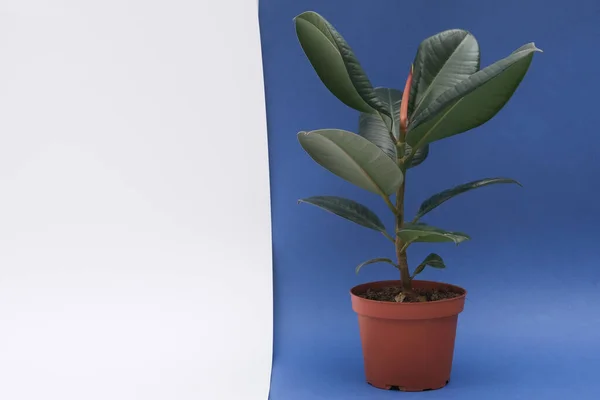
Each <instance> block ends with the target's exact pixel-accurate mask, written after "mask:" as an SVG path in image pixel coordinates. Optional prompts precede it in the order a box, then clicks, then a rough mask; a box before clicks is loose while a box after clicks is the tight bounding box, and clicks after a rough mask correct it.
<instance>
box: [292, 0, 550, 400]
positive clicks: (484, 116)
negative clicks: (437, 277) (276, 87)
mask: <svg viewBox="0 0 600 400" xmlns="http://www.w3.org/2000/svg"><path fill="white" fill-rule="evenodd" d="M294 22H295V28H296V34H297V37H298V40H299V42H300V45H301V47H302V49H303V51H304V54H305V55H306V57H307V58H308V60H309V62H310V64H311V65H312V67H313V68H314V70H315V72H316V74H317V76H318V77H319V78H320V80H321V81H322V82H323V84H324V85H325V86H326V87H327V88H328V89H329V91H330V92H331V93H332V94H333V95H334V96H336V97H337V98H338V99H339V100H340V101H341V102H342V103H344V104H345V105H346V106H348V107H351V108H353V109H355V110H356V111H358V112H359V113H360V114H359V118H358V132H357V133H353V132H349V131H345V130H341V129H321V130H314V131H310V132H306V131H302V132H300V133H299V134H298V140H299V142H300V145H301V146H302V148H303V149H304V150H305V151H306V153H308V155H309V156H310V157H311V158H312V159H313V160H314V161H316V163H318V164H319V165H321V166H322V167H324V168H325V169H327V170H329V171H330V172H332V173H333V174H335V175H337V176H338V177H340V178H342V179H345V180H346V181H348V182H350V183H352V184H354V185H356V186H358V187H360V188H362V189H365V190H367V191H369V192H372V193H373V194H375V195H377V196H379V197H380V198H381V199H382V200H383V201H384V202H385V204H387V208H389V212H390V214H391V217H392V218H393V220H394V230H393V233H389V232H388V230H387V229H386V226H385V225H384V223H383V222H382V220H381V219H380V218H379V217H378V216H377V215H376V214H375V213H374V212H373V211H372V210H370V209H369V208H368V207H367V206H365V205H363V204H359V203H358V202H356V201H353V200H350V199H346V198H342V197H338V196H314V197H308V198H304V199H301V200H299V202H301V203H308V204H312V205H314V206H317V207H320V208H321V209H324V210H326V211H328V212H331V213H333V214H336V215H338V216H340V217H342V218H345V219H347V220H349V221H352V222H354V223H357V224H359V225H362V226H363V227H365V228H369V229H372V230H374V231H378V232H380V233H381V234H382V235H383V236H384V237H385V238H387V239H388V240H390V241H391V242H392V244H393V246H394V248H395V256H396V257H395V260H392V259H390V258H376V259H372V260H368V261H366V262H363V263H362V264H360V265H358V267H357V268H356V272H357V273H358V271H359V270H360V269H361V267H363V266H365V265H367V264H372V263H377V262H384V263H388V264H391V265H393V266H394V267H395V268H397V269H398V270H399V275H400V276H399V277H400V279H399V280H394V281H384V282H373V283H370V284H365V285H360V286H357V287H355V288H353V289H352V290H351V295H352V303H353V309H354V310H355V311H356V312H357V313H358V314H359V325H360V332H361V338H362V341H363V354H364V358H365V367H366V368H365V371H366V374H367V381H368V382H369V383H371V384H372V385H374V386H376V387H380V388H388V389H389V388H391V387H398V388H399V389H401V390H426V389H435V388H440V387H443V386H445V384H446V383H447V382H448V380H449V374H450V366H451V362H452V354H453V348H454V335H455V331H456V320H457V316H458V314H459V313H460V312H461V311H462V310H463V305H464V298H465V296H466V291H465V290H464V289H462V288H460V287H457V286H454V285H449V284H442V283H437V282H427V281H418V280H416V279H415V277H416V276H417V275H418V274H419V273H421V272H422V271H423V270H424V268H426V267H427V266H429V267H433V268H445V263H444V261H443V259H442V257H441V256H439V255H438V254H436V253H431V254H429V255H428V256H427V257H426V258H425V259H424V260H423V261H422V262H421V263H419V264H418V265H417V266H416V267H415V268H414V269H413V270H412V273H411V270H410V268H409V265H408V263H407V250H408V249H409V247H410V246H411V245H412V244H413V243H417V242H427V243H440V242H453V243H456V244H459V243H461V242H463V241H466V240H469V239H470V238H469V236H468V235H467V234H465V233H461V232H455V231H449V230H446V229H443V228H441V227H436V226H432V225H429V224H425V223H423V222H422V221H421V219H422V218H423V217H424V216H425V215H427V214H428V213H429V212H430V211H432V210H433V209H435V208H436V207H438V206H440V205H441V204H442V203H444V202H446V201H448V200H450V199H452V198H453V197H455V196H457V195H460V194H462V193H465V192H469V191H471V190H474V189H476V188H480V187H484V186H489V185H493V184H517V185H519V183H518V182H517V181H516V180H513V179H509V178H504V177H494V178H485V179H479V180H475V181H472V182H468V183H465V184H462V185H459V186H455V187H453V188H451V189H448V190H445V191H443V192H440V193H437V194H435V195H433V196H431V197H430V198H428V199H427V200H425V201H424V202H423V203H422V204H421V206H420V208H419V210H418V211H417V212H416V214H415V215H414V216H412V217H407V215H406V213H405V210H404V197H405V187H406V175H407V173H408V171H409V170H410V169H412V168H414V167H416V166H418V165H420V164H421V163H423V162H424V161H425V160H426V159H427V158H428V156H429V149H430V146H431V145H433V144H434V143H435V142H437V141H440V140H443V139H446V138H450V137H452V136H454V135H457V134H460V133H463V132H466V131H470V130H472V129H474V128H477V127H479V126H481V125H482V124H484V123H486V122H487V121H489V120H490V119H491V118H492V117H494V116H495V115H496V114H497V113H498V112H499V111H500V110H501V109H502V108H503V107H504V105H505V104H506V103H507V102H508V100H509V99H510V98H511V97H512V95H513V93H514V92H515V90H516V89H517V87H518V86H519V84H520V83H521V81H522V80H523V78H524V76H525V74H526V73H527V71H528V69H529V67H530V64H531V62H532V59H533V56H534V54H535V53H536V52H540V51H541V50H539V49H538V48H537V47H536V46H535V45H534V43H528V44H525V45H524V46H521V47H519V48H517V49H516V50H515V51H513V52H512V53H511V54H509V55H508V56H507V57H505V58H503V59H501V60H499V61H497V62H495V63H493V64H491V65H489V66H487V67H485V68H481V67H480V53H479V44H478V42H477V40H476V39H475V37H474V36H473V35H472V34H471V33H469V32H468V31H466V30H461V29H451V30H446V31H443V32H440V33H437V34H435V35H433V36H431V37H429V38H427V39H425V40H423V41H422V42H421V44H420V45H419V46H418V49H417V52H416V56H415V58H414V61H413V62H412V64H411V65H410V66H409V67H408V68H406V70H407V72H408V77H407V79H406V81H405V82H404V88H403V90H398V89H396V88H390V87H373V86H372V84H371V81H370V79H369V78H368V77H367V74H366V73H365V71H364V70H363V68H362V67H361V64H360V62H359V61H358V59H357V57H356V55H355V54H354V52H353V51H352V49H351V47H350V46H349V45H348V43H347V42H346V41H345V40H344V38H343V37H342V36H341V35H340V33H339V32H338V31H337V30H336V29H335V28H334V27H333V26H332V24H331V23H329V22H328V21H327V20H326V19H325V18H323V17H322V16H321V15H319V14H317V13H316V12H312V11H308V12H304V13H302V14H300V15H298V16H297V17H296V18H295V19H294ZM394 69H400V68H397V67H394ZM402 81H404V78H401V82H402ZM382 321H387V323H386V324H384V323H383V322H382ZM390 321H395V323H394V324H391V323H389V322H390ZM415 321H421V324H415V323H414V322H415ZM423 321H426V322H427V323H425V322H423ZM436 324H438V325H436ZM432 343H437V344H439V346H438V347H436V345H435V344H432ZM427 346H429V347H427ZM407 357H408V358H407ZM431 357H433V358H431ZM406 359H411V360H413V361H411V362H410V363H407V362H404V361H402V360H406ZM414 359H416V360H421V361H419V362H415V361H414ZM419 363H420V364H419ZM407 365H408V367H407Z"/></svg>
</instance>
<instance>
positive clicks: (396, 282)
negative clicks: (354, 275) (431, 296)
mask: <svg viewBox="0 0 600 400" xmlns="http://www.w3.org/2000/svg"><path fill="white" fill-rule="evenodd" d="M401 283H402V282H401V281H400V280H394V279H392V280H383V281H371V282H365V283H361V284H359V285H356V286H354V287H353V288H352V289H350V295H351V296H352V297H353V298H356V300H360V301H361V302H366V303H367V304H369V303H370V304H387V305H393V306H394V307H425V306H428V305H431V304H434V303H435V304H444V303H451V302H456V301H463V300H464V299H465V297H466V296H467V290H466V289H464V288H462V287H460V286H457V285H454V284H451V283H446V282H438V281H428V280H417V279H415V280H413V284H415V283H416V284H417V285H418V286H420V284H422V285H423V286H433V287H436V286H437V287H446V288H448V287H450V288H453V289H456V290H459V291H461V292H462V294H461V295H460V296H456V297H453V298H450V299H442V300H436V301H428V302H422V303H421V302H419V303H396V302H391V301H381V300H371V299H365V298H364V297H360V296H359V294H360V293H363V291H364V290H366V289H369V288H371V287H384V286H397V285H400V284H401Z"/></svg>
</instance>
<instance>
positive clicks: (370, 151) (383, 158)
mask: <svg viewBox="0 0 600 400" xmlns="http://www.w3.org/2000/svg"><path fill="white" fill-rule="evenodd" d="M298 140H299V142H300V144H301V145H302V147H303V148H304V150H305V151H306V152H307V153H308V154H309V155H310V156H311V157H312V159H313V160H314V161H315V162H317V163H318V164H319V165H321V166H322V167H324V168H326V169H328V170H329V171H330V172H332V173H333V174H335V175H337V176H339V177H340V178H342V179H345V180H347V181H348V182H350V183H353V184H354V185H356V186H358V187H360V188H363V189H365V190H368V191H370V192H372V193H375V194H378V195H381V196H384V197H388V196H390V195H392V194H393V193H395V192H396V190H397V189H398V187H400V185H401V184H402V182H403V180H404V176H403V174H402V171H401V170H400V168H398V165H396V163H395V162H394V161H392V160H391V159H390V158H389V157H388V156H387V155H386V154H385V153H384V152H383V151H382V150H381V149H379V147H377V146H375V145H374V144H373V143H371V142H369V141H368V140H367V139H365V138H363V137H362V136H359V135H357V134H354V133H352V132H348V131H343V130H339V129H322V130H317V131H312V132H300V133H298Z"/></svg>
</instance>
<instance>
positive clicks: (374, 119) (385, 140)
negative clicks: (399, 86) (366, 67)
mask: <svg viewBox="0 0 600 400" xmlns="http://www.w3.org/2000/svg"><path fill="white" fill-rule="evenodd" d="M375 92H376V93H377V95H378V96H379V98H380V99H381V101H382V103H384V104H385V106H386V107H387V108H388V111H389V112H390V114H392V115H393V116H394V122H393V123H392V122H391V119H389V118H388V117H386V116H383V118H385V119H386V122H384V120H382V117H381V116H380V115H375V114H368V113H361V114H360V116H359V118H358V134H359V135H361V136H362V137H364V138H365V139H367V140H369V141H370V142H371V143H373V144H375V145H376V146H377V147H379V148H380V149H381V150H383V152H384V153H385V154H387V155H388V156H389V157H390V158H391V159H392V160H394V162H395V161H396V154H397V153H396V144H395V143H394V142H393V141H392V139H391V137H390V133H389V132H390V126H391V125H393V134H394V137H395V138H398V137H399V131H400V128H399V127H400V103H401V101H402V92H401V91H399V90H396V89H389V88H383V87H379V88H376V89H375ZM410 151H411V148H410V146H408V145H406V149H405V155H408V154H410ZM428 154H429V146H424V147H423V148H422V149H419V150H417V152H416V154H415V156H414V157H413V159H412V162H411V164H410V165H409V166H407V167H408V168H412V167H416V166H417V165H419V164H421V163H422V162H423V161H425V159H426V158H427V155H428Z"/></svg>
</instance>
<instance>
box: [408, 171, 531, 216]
mask: <svg viewBox="0 0 600 400" xmlns="http://www.w3.org/2000/svg"><path fill="white" fill-rule="evenodd" d="M496 183H514V184H517V185H519V186H522V185H521V184H520V183H519V182H517V181H515V180H514V179H509V178H485V179H480V180H477V181H472V182H468V183H465V184H462V185H458V186H455V187H453V188H451V189H447V190H444V191H443V192H440V193H437V194H434V195H433V196H431V197H430V198H428V199H427V200H425V201H424V202H423V203H421V207H419V211H418V212H417V215H416V216H415V221H416V220H418V219H420V218H421V217H422V216H424V215H425V214H427V213H428V212H430V211H431V210H433V209H434V208H436V207H438V206H440V205H441V204H442V203H445V202H446V201H448V200H450V199H451V198H453V197H455V196H458V195H459V194H461V193H465V192H468V191H470V190H473V189H477V188H480V187H484V186H488V185H493V184H496Z"/></svg>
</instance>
